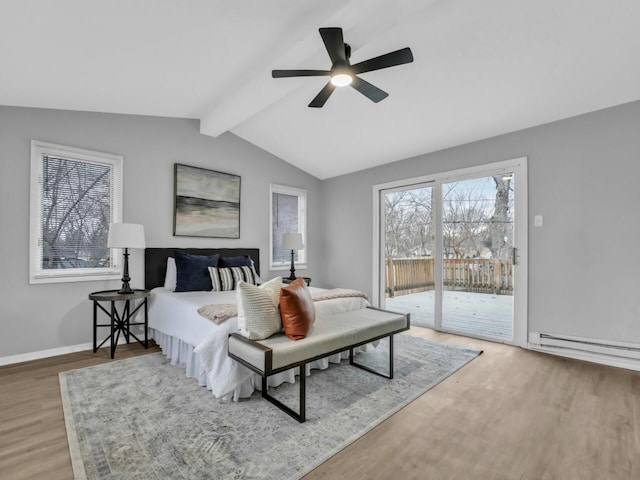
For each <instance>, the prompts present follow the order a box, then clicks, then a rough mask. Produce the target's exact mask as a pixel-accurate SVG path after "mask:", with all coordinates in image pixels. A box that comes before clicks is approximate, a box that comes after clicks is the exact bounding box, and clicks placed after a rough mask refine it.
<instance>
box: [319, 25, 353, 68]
mask: <svg viewBox="0 0 640 480" xmlns="http://www.w3.org/2000/svg"><path fill="white" fill-rule="evenodd" d="M320 36H321V37H322V41H323V42H324V46H325V47H326V48H327V53H328V54H329V58H330V59H331V63H332V64H335V63H336V62H337V63H341V64H346V63H347V55H346V53H345V50H344V38H343V36H342V29H341V28H337V27H331V28H321V29H320Z"/></svg>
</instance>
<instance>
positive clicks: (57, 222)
mask: <svg viewBox="0 0 640 480" xmlns="http://www.w3.org/2000/svg"><path fill="white" fill-rule="evenodd" d="M122 162H123V158H122V156H120V155H111V154H107V153H100V152H92V151H89V150H81V149H78V148H73V147H65V146H62V145H54V144H51V143H44V142H39V141H36V140H32V141H31V229H30V234H29V241H30V275H29V281H30V283H50V282H74V281H84V280H108V279H115V278H118V277H119V276H120V271H119V267H118V265H117V264H116V261H115V258H117V255H114V257H112V256H111V252H110V250H109V249H108V248H107V236H108V234H109V223H114V222H121V221H122Z"/></svg>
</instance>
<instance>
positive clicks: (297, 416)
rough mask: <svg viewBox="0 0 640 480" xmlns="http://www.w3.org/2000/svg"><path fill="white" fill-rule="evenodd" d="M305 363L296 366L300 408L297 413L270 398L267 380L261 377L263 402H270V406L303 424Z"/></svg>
mask: <svg viewBox="0 0 640 480" xmlns="http://www.w3.org/2000/svg"><path fill="white" fill-rule="evenodd" d="M306 365H307V364H306V363H300V364H298V367H299V369H300V407H299V412H300V413H298V412H296V411H295V410H293V409H291V408H289V407H288V406H286V405H285V404H284V403H282V402H281V401H280V400H278V399H277V398H275V397H272V396H271V395H269V393H268V391H267V389H268V386H267V378H269V377H266V376H263V377H262V398H264V399H265V400H268V401H269V402H271V403H272V404H274V405H275V406H276V407H278V408H279V409H280V410H282V411H283V412H285V413H286V414H287V415H290V416H292V417H293V418H295V419H296V420H297V421H298V422H300V423H304V422H305V420H306V417H305V410H306V403H307V402H306V383H307V368H306Z"/></svg>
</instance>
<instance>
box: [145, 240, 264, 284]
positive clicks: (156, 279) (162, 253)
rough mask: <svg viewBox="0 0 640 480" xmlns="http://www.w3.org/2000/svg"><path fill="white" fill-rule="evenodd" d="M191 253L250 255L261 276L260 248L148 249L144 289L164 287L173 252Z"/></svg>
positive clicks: (230, 255) (232, 255)
mask: <svg viewBox="0 0 640 480" xmlns="http://www.w3.org/2000/svg"><path fill="white" fill-rule="evenodd" d="M176 250H180V251H181V252H185V253H190V254H192V255H214V254H216V253H217V254H219V255H220V256H221V257H238V256H241V255H249V257H251V259H252V260H253V263H254V264H255V267H256V272H257V273H258V275H260V249H258V248H147V249H146V250H145V251H144V288H146V289H147V290H151V289H152V288H155V287H161V286H163V285H164V276H165V274H166V271H167V258H168V257H172V256H173V252H174V251H176Z"/></svg>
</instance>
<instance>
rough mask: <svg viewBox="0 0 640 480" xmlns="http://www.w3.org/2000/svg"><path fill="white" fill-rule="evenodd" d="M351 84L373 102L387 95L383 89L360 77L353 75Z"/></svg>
mask: <svg viewBox="0 0 640 480" xmlns="http://www.w3.org/2000/svg"><path fill="white" fill-rule="evenodd" d="M329 83H331V82H329ZM351 86H352V87H353V88H355V89H356V90H357V91H359V92H360V93H361V94H363V95H364V96H365V97H367V98H368V99H369V100H371V101H372V102H375V103H378V102H379V101H381V100H384V99H385V98H387V97H388V96H389V94H388V93H387V92H385V91H384V90H380V89H379V88H378V87H376V86H375V85H371V84H370V83H369V82H367V81H366V80H363V79H361V78H360V77H353V81H352V82H351Z"/></svg>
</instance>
